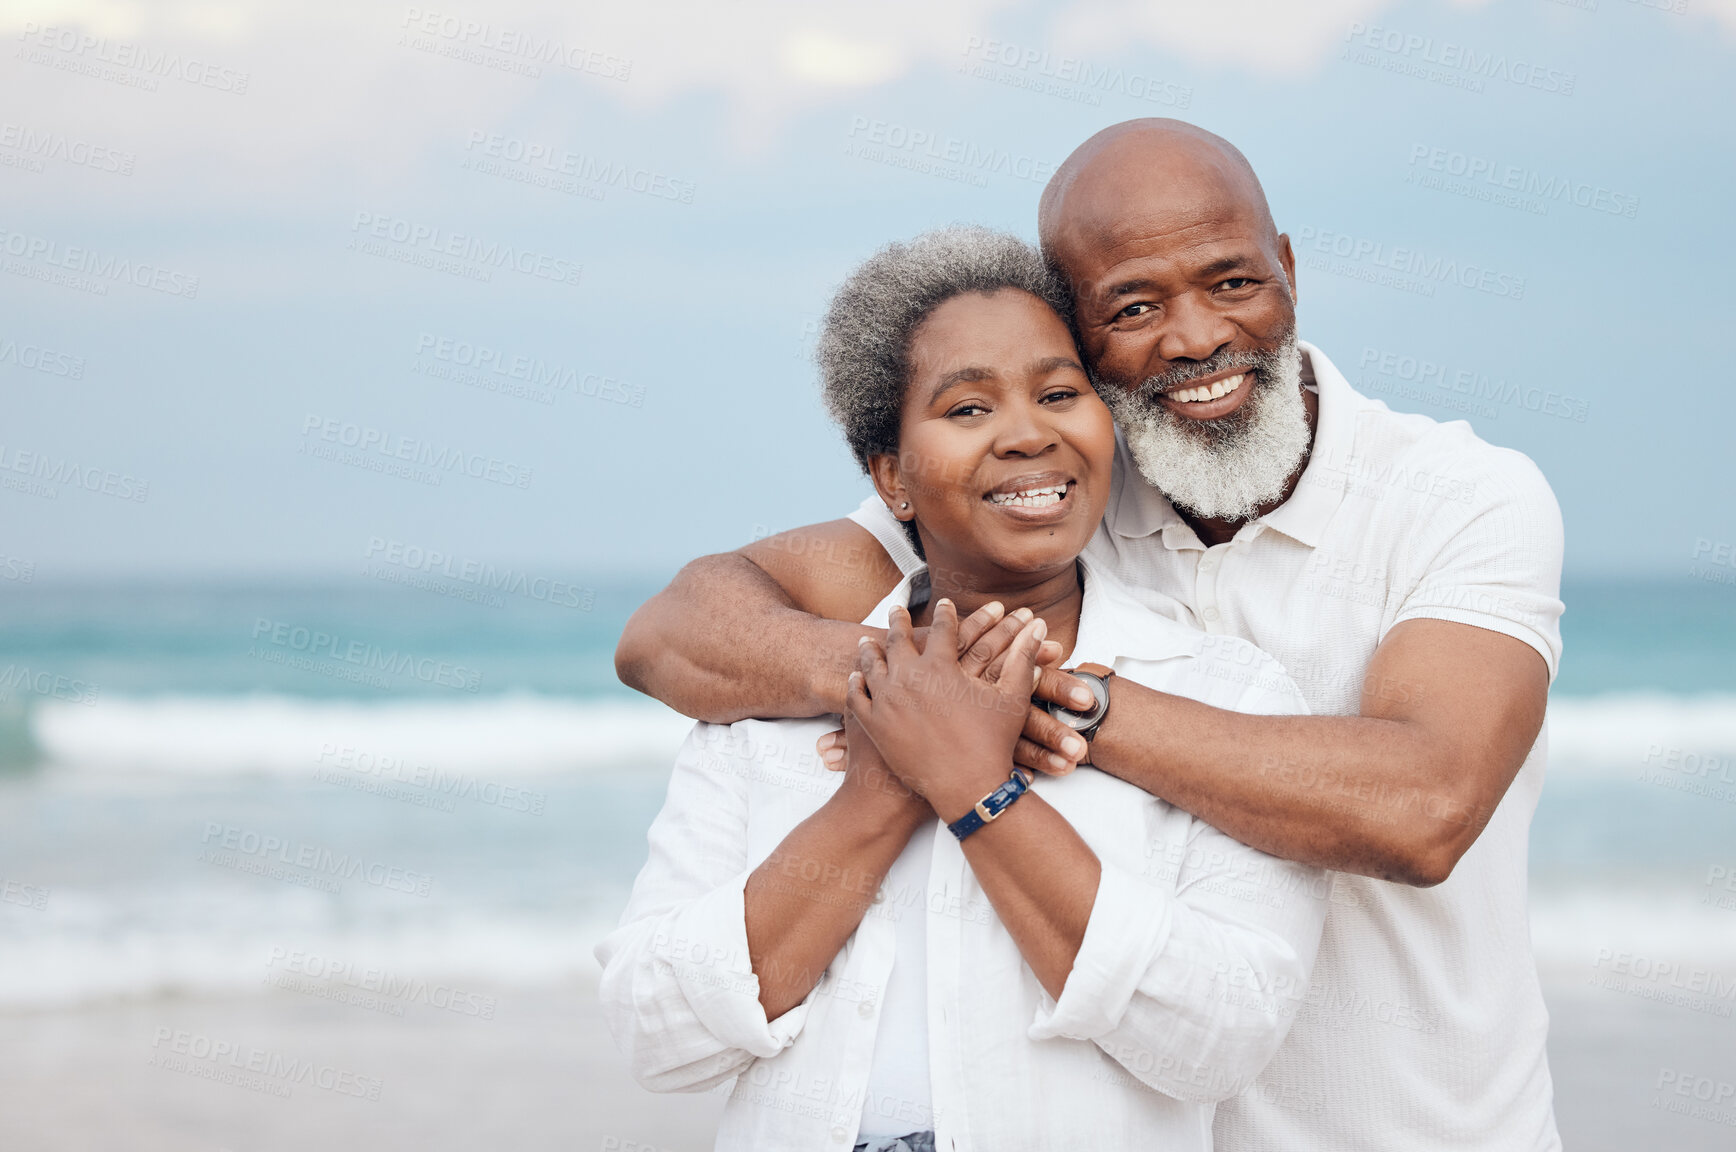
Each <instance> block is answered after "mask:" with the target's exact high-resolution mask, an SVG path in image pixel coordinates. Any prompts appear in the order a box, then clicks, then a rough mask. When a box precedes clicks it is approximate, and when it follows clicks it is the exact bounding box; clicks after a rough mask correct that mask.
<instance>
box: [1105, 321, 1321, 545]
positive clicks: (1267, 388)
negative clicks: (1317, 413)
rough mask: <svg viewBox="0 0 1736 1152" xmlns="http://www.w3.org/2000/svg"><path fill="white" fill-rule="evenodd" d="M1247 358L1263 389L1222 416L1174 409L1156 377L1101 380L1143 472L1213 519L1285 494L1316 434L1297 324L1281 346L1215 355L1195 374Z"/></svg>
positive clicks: (1243, 515)
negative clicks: (1129, 384) (1124, 383)
mask: <svg viewBox="0 0 1736 1152" xmlns="http://www.w3.org/2000/svg"><path fill="white" fill-rule="evenodd" d="M1244 365H1245V366H1247V367H1252V368H1255V369H1257V370H1258V372H1259V374H1258V375H1257V376H1254V377H1253V378H1252V379H1251V381H1250V382H1249V383H1248V384H1246V385H1244V387H1252V388H1255V389H1257V391H1256V392H1254V394H1252V395H1250V396H1249V397H1248V399H1247V400H1246V401H1244V402H1243V404H1242V406H1241V407H1240V408H1238V409H1237V410H1236V411H1234V412H1232V413H1231V414H1230V415H1228V416H1225V417H1224V418H1222V419H1221V420H1214V421H1197V420H1189V419H1188V418H1187V417H1185V416H1177V415H1175V414H1174V413H1172V412H1170V411H1169V410H1168V409H1167V408H1165V407H1164V406H1163V404H1162V403H1161V402H1160V401H1159V400H1158V399H1157V396H1156V394H1155V392H1154V391H1153V390H1152V388H1151V383H1152V382H1151V381H1147V382H1146V383H1145V385H1144V386H1142V387H1141V388H1140V389H1139V390H1138V391H1137V392H1136V393H1133V394H1129V393H1128V392H1127V391H1126V390H1125V389H1122V388H1118V387H1116V386H1115V385H1113V384H1104V385H1100V386H1099V388H1098V391H1099V393H1101V394H1102V396H1103V399H1104V402H1105V403H1107V404H1108V406H1109V411H1110V412H1111V413H1112V414H1113V415H1114V416H1115V422H1116V423H1117V424H1119V425H1120V426H1121V433H1122V435H1123V436H1125V437H1126V438H1127V448H1128V450H1129V451H1130V452H1131V453H1132V454H1133V461H1134V463H1135V464H1137V465H1139V471H1140V473H1141V474H1142V475H1143V476H1144V477H1145V478H1146V480H1148V481H1150V483H1151V485H1152V486H1153V487H1154V488H1156V489H1157V490H1158V491H1159V492H1162V493H1163V494H1164V495H1165V496H1167V497H1169V500H1170V503H1172V504H1174V505H1176V506H1177V507H1180V508H1185V509H1187V510H1188V511H1189V512H1192V513H1193V514H1194V515H1196V516H1199V517H1202V518H1204V519H1207V520H1230V521H1236V520H1247V519H1249V518H1251V517H1252V516H1253V515H1254V512H1255V510H1256V509H1258V508H1259V507H1260V506H1261V505H1264V504H1270V503H1272V502H1273V501H1275V500H1277V499H1278V498H1279V497H1281V496H1283V495H1284V483H1285V481H1287V480H1289V479H1290V476H1291V474H1292V473H1293V472H1295V471H1296V466H1297V465H1299V464H1300V463H1302V460H1303V458H1304V457H1305V456H1307V454H1308V448H1309V445H1310V443H1311V442H1312V440H1313V431H1312V430H1311V429H1310V428H1309V427H1308V408H1307V405H1306V404H1305V403H1304V402H1303V399H1302V350H1301V349H1300V348H1299V347H1297V344H1296V333H1295V330H1294V329H1292V330H1291V332H1290V334H1289V335H1288V336H1287V337H1286V338H1285V339H1284V342H1283V344H1282V345H1281V346H1280V347H1279V349H1278V350H1277V351H1276V352H1271V353H1253V354H1250V353H1240V354H1228V355H1225V356H1222V357H1218V356H1214V357H1212V358H1211V359H1210V360H1208V361H1206V362H1205V363H1204V364H1202V365H1201V367H1200V370H1199V371H1195V372H1190V375H1191V376H1193V377H1194V378H1196V379H1197V378H1198V377H1200V376H1210V375H1215V374H1216V373H1218V372H1221V371H1224V370H1225V369H1228V368H1235V367H1240V366H1244Z"/></svg>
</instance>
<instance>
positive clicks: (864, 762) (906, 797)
mask: <svg viewBox="0 0 1736 1152" xmlns="http://www.w3.org/2000/svg"><path fill="white" fill-rule="evenodd" d="M844 734H845V739H846V740H847V741H848V742H849V762H848V764H847V765H846V766H845V768H844V783H843V784H842V785H841V786H840V787H839V789H838V792H837V800H838V802H839V803H841V804H845V805H848V806H850V807H851V808H852V809H854V810H856V811H857V812H858V813H860V814H862V816H863V817H865V818H866V819H869V820H872V821H875V822H877V823H882V824H885V825H888V826H890V825H894V824H897V823H899V822H904V823H907V824H909V825H910V826H911V828H912V829H913V830H914V829H915V828H916V827H918V826H920V825H921V824H922V823H923V822H925V821H927V820H932V819H933V818H934V810H933V809H932V808H930V807H929V806H928V801H927V800H925V799H923V798H922V796H921V795H920V794H919V793H917V792H916V790H915V789H913V788H911V787H910V786H909V785H907V784H905V783H904V781H902V780H900V779H899V778H898V777H897V776H896V775H894V774H893V772H892V770H891V769H890V768H888V767H887V766H886V761H885V759H884V758H883V757H882V756H881V755H880V749H879V748H877V747H876V746H875V744H874V741H873V740H872V739H870V738H869V736H868V735H867V733H865V732H863V731H862V729H861V725H860V721H858V720H857V718H856V716H855V715H854V714H853V713H851V712H849V711H848V710H846V711H845V713H844Z"/></svg>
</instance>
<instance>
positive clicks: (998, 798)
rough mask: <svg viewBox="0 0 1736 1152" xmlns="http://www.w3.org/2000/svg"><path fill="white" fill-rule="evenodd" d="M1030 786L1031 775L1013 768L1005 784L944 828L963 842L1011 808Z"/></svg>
mask: <svg viewBox="0 0 1736 1152" xmlns="http://www.w3.org/2000/svg"><path fill="white" fill-rule="evenodd" d="M1030 786H1031V774H1030V773H1029V772H1027V771H1025V770H1024V769H1023V768H1014V769H1013V774H1012V775H1011V776H1009V777H1008V778H1007V782H1006V783H1005V784H1002V785H1001V786H1000V787H999V788H996V789H995V790H994V791H993V792H990V793H989V794H988V795H987V796H984V797H983V798H982V799H981V800H978V801H977V802H976V807H974V808H972V809H971V810H970V811H969V812H966V813H965V814H964V815H963V816H960V817H959V818H958V819H957V820H954V821H953V822H952V823H951V824H948V825H947V826H946V830H947V831H948V832H951V833H952V834H953V835H954V836H956V837H957V838H958V839H960V840H963V839H964V838H965V837H966V836H969V835H970V834H971V833H972V832H975V831H976V830H977V829H979V828H981V827H982V826H983V825H984V824H987V823H988V822H989V821H991V820H993V819H994V818H995V817H997V816H999V815H1000V814H1001V813H1002V812H1005V811H1006V810H1007V809H1008V808H1011V807H1012V805H1013V801H1015V800H1017V799H1018V798H1019V797H1020V796H1023V795H1024V794H1025V791H1026V790H1027V789H1028V788H1030Z"/></svg>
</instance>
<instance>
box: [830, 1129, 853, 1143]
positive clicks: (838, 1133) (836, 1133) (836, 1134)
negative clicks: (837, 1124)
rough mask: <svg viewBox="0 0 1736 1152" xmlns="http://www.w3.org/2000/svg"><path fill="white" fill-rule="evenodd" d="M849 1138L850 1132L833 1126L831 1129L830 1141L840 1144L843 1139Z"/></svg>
mask: <svg viewBox="0 0 1736 1152" xmlns="http://www.w3.org/2000/svg"><path fill="white" fill-rule="evenodd" d="M849 1138H850V1134H849V1133H848V1132H846V1131H844V1130H843V1129H842V1128H833V1129H832V1143H834V1144H842V1143H843V1142H844V1141H846V1140H848V1139H849Z"/></svg>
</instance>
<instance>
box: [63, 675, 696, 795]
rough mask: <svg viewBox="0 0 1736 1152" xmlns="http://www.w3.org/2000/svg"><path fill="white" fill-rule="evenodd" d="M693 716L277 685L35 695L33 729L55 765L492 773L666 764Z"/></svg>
mask: <svg viewBox="0 0 1736 1152" xmlns="http://www.w3.org/2000/svg"><path fill="white" fill-rule="evenodd" d="M692 723H693V722H692V721H691V720H688V719H687V718H686V717H683V716H680V715H678V714H677V713H675V712H672V711H670V710H669V709H668V708H665V707H663V706H662V705H661V704H658V703H656V702H654V701H650V700H620V701H585V700H563V699H555V698H550V697H542V696H532V695H523V694H521V695H509V696H497V697H484V698H481V699H475V700H459V701H438V702H436V701H410V700H398V701H391V702H388V703H379V704H370V703H358V702H356V701H349V700H309V699H302V698H293V697H285V696H268V695H257V696H234V697H210V696H160V697H102V698H99V699H98V700H97V701H96V702H95V703H92V704H72V703H66V702H61V701H53V700H50V701H44V702H43V703H42V705H41V706H40V707H38V708H36V709H35V710H34V711H33V712H32V714H31V716H30V728H31V738H32V740H33V741H34V743H35V745H36V747H37V748H38V749H40V750H41V751H42V753H43V754H44V755H45V756H46V757H47V759H48V760H49V761H50V762H51V763H52V764H54V765H56V766H60V767H65V768H71V769H79V770H97V771H111V772H135V773H136V772H150V773H170V774H176V775H194V776H199V775H203V776H215V775H230V774H236V773H305V772H307V771H308V770H309V768H310V767H311V766H312V765H314V764H315V763H316V762H320V760H321V757H322V755H323V757H324V762H327V763H331V762H334V758H335V757H340V756H343V755H345V754H346V750H347V754H349V755H352V756H358V757H359V756H368V757H374V758H380V757H392V758H398V759H401V760H402V761H404V762H405V763H407V764H411V765H415V764H427V765H430V766H433V767H440V768H445V769H451V770H458V769H481V768H487V769H490V770H492V771H494V772H496V773H500V774H517V773H543V772H565V771H579V770H585V769H591V768H602V767H611V768H614V767H620V766H623V765H629V764H635V763H642V764H645V765H648V766H649V765H655V766H660V767H667V766H668V765H669V764H670V763H672V762H673V761H674V758H675V752H676V750H677V748H679V746H680V744H681V741H682V739H683V738H684V737H685V736H686V734H687V730H688V729H689V728H690V727H691V726H692Z"/></svg>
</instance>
